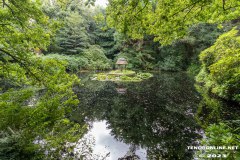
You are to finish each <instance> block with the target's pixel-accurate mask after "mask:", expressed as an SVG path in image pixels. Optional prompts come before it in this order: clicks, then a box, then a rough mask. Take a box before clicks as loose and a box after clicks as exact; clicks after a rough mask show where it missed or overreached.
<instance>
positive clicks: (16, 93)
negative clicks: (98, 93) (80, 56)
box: [0, 1, 85, 160]
mask: <svg viewBox="0 0 240 160" xmlns="http://www.w3.org/2000/svg"><path fill="white" fill-rule="evenodd" d="M1 2H2V4H1V7H0V13H1V17H0V34H1V35H4V36H1V37H0V66H1V67H0V84H1V91H0V122H1V123H0V130H1V133H0V146H1V147H0V148H1V149H0V159H26V160H27V159H49V158H46V157H44V156H43V153H44V152H45V151H50V149H53V148H54V149H55V150H54V151H52V153H50V152H49V153H50V154H49V156H51V157H53V158H54V159H58V158H59V157H61V152H60V151H61V150H63V146H64V144H66V143H67V142H72V141H74V140H76V139H78V138H80V137H81V136H82V134H83V132H84V131H85V126H84V124H81V125H80V124H76V123H74V122H71V121H68V120H67V119H68V118H67V117H68V114H69V112H70V111H71V110H72V109H74V107H75V106H76V105H77V104H78V100H77V98H76V96H75V94H74V92H73V90H72V88H73V85H75V84H78V83H79V79H78V78H77V77H76V76H74V75H70V74H67V73H66V71H65V70H66V67H65V65H66V64H65V63H62V62H61V61H57V60H53V59H43V58H41V57H37V56H35V55H34V54H35V53H34V52H33V51H34V50H36V48H38V50H40V49H46V48H47V46H48V45H49V44H50V37H51V36H53V35H54V33H55V31H56V29H57V28H58V25H57V24H58V23H57V22H56V21H54V20H49V18H48V17H47V16H46V15H45V14H44V13H43V12H42V10H41V4H40V1H1ZM2 84H3V85H4V86H2ZM5 84H7V85H5ZM65 122H69V123H65ZM35 140H42V141H45V142H46V143H45V144H44V145H43V146H41V144H40V143H36V144H34V141H35ZM53 152H54V153H53Z"/></svg>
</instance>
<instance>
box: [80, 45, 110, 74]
mask: <svg viewBox="0 0 240 160" xmlns="http://www.w3.org/2000/svg"><path fill="white" fill-rule="evenodd" d="M83 57H85V58H87V60H88V65H87V69H93V70H106V69H109V68H110V67H111V66H110V60H109V59H108V58H107V57H106V56H105V54H104V50H103V49H102V48H101V47H100V46H98V45H92V46H90V48H89V49H85V50H84V53H83Z"/></svg>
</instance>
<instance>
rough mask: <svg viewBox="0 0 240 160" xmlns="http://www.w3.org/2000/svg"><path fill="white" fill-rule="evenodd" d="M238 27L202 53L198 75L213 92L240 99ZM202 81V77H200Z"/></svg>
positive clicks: (236, 99)
mask: <svg viewBox="0 0 240 160" xmlns="http://www.w3.org/2000/svg"><path fill="white" fill-rule="evenodd" d="M238 32H239V31H238V30H237V29H236V28H234V29H232V30H231V31H229V32H227V33H225V34H223V35H221V36H220V37H219V38H218V39H217V41H216V43H215V44H214V45H213V46H211V47H210V48H208V49H206V50H204V51H203V52H202V53H201V54H200V60H201V61H202V63H203V64H202V71H201V72H200V73H199V75H198V77H206V78H205V80H203V79H202V80H203V81H202V82H203V83H205V86H206V87H208V88H209V89H210V90H211V92H213V93H215V94H217V95H219V96H220V97H223V98H226V99H231V100H235V101H238V102H239V101H240V99H239V95H240V92H239V87H240V83H239V81H240V36H239V35H238ZM198 80H199V82H201V80H200V79H198ZM209 83H210V84H211V85H207V84H209Z"/></svg>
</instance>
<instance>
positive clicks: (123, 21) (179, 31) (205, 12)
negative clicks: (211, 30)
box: [107, 0, 240, 44]
mask: <svg viewBox="0 0 240 160" xmlns="http://www.w3.org/2000/svg"><path fill="white" fill-rule="evenodd" d="M223 3H224V4H223ZM239 13H240V1H237V0H229V1H221V0H209V1H199V0H171V1H161V0H155V1H146V0H145V1H143V0H129V1H121V0H113V1H110V2H109V6H108V7H107V16H108V17H107V20H108V24H109V25H110V26H113V27H115V28H116V29H117V30H118V31H120V32H124V33H126V34H127V35H129V36H131V37H133V38H135V39H140V38H142V37H143V36H144V34H150V35H154V36H155V41H159V42H160V43H161V44H169V43H171V42H172V41H173V40H176V39H179V38H181V37H183V36H184V34H185V33H186V31H187V29H188V27H189V26H190V25H193V24H196V23H199V22H207V23H222V22H223V21H225V20H233V19H236V18H238V17H239Z"/></svg>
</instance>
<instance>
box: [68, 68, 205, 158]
mask: <svg viewBox="0 0 240 160" xmlns="http://www.w3.org/2000/svg"><path fill="white" fill-rule="evenodd" d="M80 77H81V79H82V80H81V82H82V83H83V84H84V85H83V86H81V87H79V88H77V89H75V90H76V93H77V94H78V97H79V99H80V106H79V111H76V112H75V113H74V115H73V119H74V118H75V119H77V117H78V116H79V113H83V115H81V116H84V117H85V119H84V121H85V122H87V123H88V124H89V126H90V129H89V131H88V133H87V135H91V136H92V137H93V138H94V140H95V145H94V147H93V153H94V154H96V155H106V157H107V158H106V159H108V160H118V159H119V160H120V159H123V158H124V157H125V159H127V157H135V159H141V160H145V159H169V160H174V159H184V160H188V159H192V158H193V153H192V152H191V151H188V150H187V146H192V145H196V143H197V140H198V139H200V138H201V128H200V127H199V125H198V123H197V121H196V117H195V115H196V112H197V108H198V105H199V102H200V96H199V94H198V92H197V91H196V89H195V87H194V81H193V79H191V78H190V77H188V76H187V75H186V74H185V73H166V72H160V73H155V74H154V77H152V78H150V79H148V80H145V81H143V82H138V83H114V82H99V81H91V80H90V79H89V78H90V75H89V74H80ZM125 159H124V160H125Z"/></svg>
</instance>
